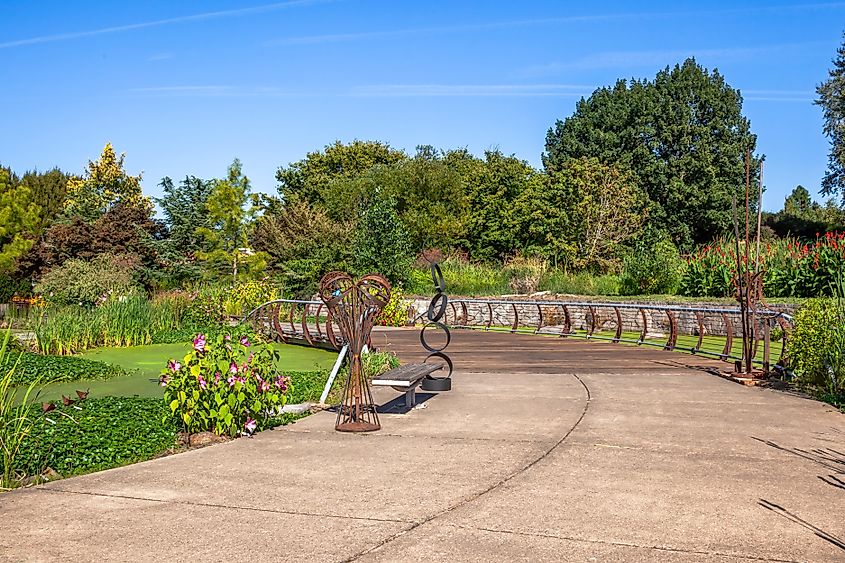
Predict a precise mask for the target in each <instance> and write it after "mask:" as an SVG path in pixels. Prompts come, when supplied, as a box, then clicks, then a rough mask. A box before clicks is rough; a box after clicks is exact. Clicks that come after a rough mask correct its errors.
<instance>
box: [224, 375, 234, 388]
mask: <svg viewBox="0 0 845 563" xmlns="http://www.w3.org/2000/svg"><path fill="white" fill-rule="evenodd" d="M226 383H228V384H229V387H234V386H235V376H234V375H230V376H229V377H228V378H227V379H226Z"/></svg>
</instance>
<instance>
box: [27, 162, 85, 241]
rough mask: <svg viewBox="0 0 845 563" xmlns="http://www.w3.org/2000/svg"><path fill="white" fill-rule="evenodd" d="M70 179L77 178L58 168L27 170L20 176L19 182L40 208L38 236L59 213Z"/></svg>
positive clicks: (62, 206)
mask: <svg viewBox="0 0 845 563" xmlns="http://www.w3.org/2000/svg"><path fill="white" fill-rule="evenodd" d="M71 179H74V180H75V179H77V178H75V177H74V176H70V175H68V174H66V173H64V172H62V171H61V170H59V169H58V168H53V169H51V170H48V171H47V172H38V171H36V170H33V171H28V172H25V173H24V175H23V176H22V177H21V179H20V184H21V185H24V186H26V187H27V188H28V189H29V191H30V193H31V194H32V200H33V201H34V202H35V203H36V204H37V205H38V207H39V208H40V209H41V213H40V215H39V224H38V227H37V233H38V234H39V236H40V235H41V234H43V233H44V231H45V230H46V229H47V228H48V227H50V225H52V224H53V222H54V221H55V220H56V219H57V218H58V217H59V215H61V213H62V209H63V208H64V204H65V198H66V197H67V184H68V181H70V180H71Z"/></svg>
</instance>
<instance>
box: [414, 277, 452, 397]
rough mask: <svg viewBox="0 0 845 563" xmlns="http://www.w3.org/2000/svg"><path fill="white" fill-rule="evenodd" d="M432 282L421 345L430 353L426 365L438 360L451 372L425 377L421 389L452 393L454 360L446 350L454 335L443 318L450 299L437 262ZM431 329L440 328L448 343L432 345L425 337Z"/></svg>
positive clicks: (421, 332) (421, 333)
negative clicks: (431, 293) (435, 359)
mask: <svg viewBox="0 0 845 563" xmlns="http://www.w3.org/2000/svg"><path fill="white" fill-rule="evenodd" d="M431 280H432V281H433V282H434V297H432V298H431V302H430V303H429V304H428V311H426V319H427V320H428V322H427V323H426V324H425V325H424V326H423V328H422V330H421V331H420V344H422V347H423V348H425V349H426V350H427V351H428V357H427V358H426V359H425V361H426V363H428V361H429V360H430V359H432V358H437V359H439V360H442V361H443V362H445V364H446V367H447V368H449V372H448V373H447V374H446V376H445V377H434V376H433V375H431V374H429V375H427V376H425V379H423V381H422V383H421V384H420V387H422V389H423V390H424V391H450V390H451V389H452V370H453V368H454V366H453V365H452V359H451V358H450V357H449V356H447V355H446V354H445V353H444V352H443V350H445V349H446V348H447V347H448V346H449V343H450V342H451V341H452V335H451V333H450V332H449V327H448V326H446V324H445V323H444V322H441V321H445V319H444V318H443V317H444V316H445V315H446V308H447V306H448V305H449V297H448V296H447V295H446V293H445V291H446V282H445V280H444V279H443V272H442V271H441V270H440V265H439V264H438V263H437V262H432V263H431ZM429 328H439V329H440V330H442V331H443V333H444V334H445V335H446V343H445V344H443V345H442V346H440V347H439V348H438V347H437V346H433V345H431V344H430V343H429V342H428V340H426V337H425V331H426V329H429Z"/></svg>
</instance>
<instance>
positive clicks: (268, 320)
mask: <svg viewBox="0 0 845 563" xmlns="http://www.w3.org/2000/svg"><path fill="white" fill-rule="evenodd" d="M243 321H244V322H248V323H251V324H252V327H253V329H254V330H255V331H256V332H258V333H260V334H263V335H265V336H267V337H269V338H272V339H274V340H278V341H280V342H285V343H294V344H305V345H308V346H315V347H318V348H329V349H332V350H340V349H341V348H342V347H343V345H344V344H345V342H343V338H342V337H341V335H340V332H339V331H338V330H337V326H336V325H334V324H333V323H332V318H331V313H330V312H329V310H328V309H327V308H326V306H325V305H324V304H323V302H322V301H305V300H301V299H276V300H274V301H268V302H267V303H264V304H262V305H259V306H258V307H256V308H255V309H253V310H252V311H250V312H249V313H247V314H246V315H245V316H244V318H243Z"/></svg>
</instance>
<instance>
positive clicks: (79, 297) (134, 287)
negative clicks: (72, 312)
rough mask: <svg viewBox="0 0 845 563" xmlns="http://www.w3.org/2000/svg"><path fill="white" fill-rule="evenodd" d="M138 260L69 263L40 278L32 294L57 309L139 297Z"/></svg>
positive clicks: (112, 258)
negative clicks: (60, 306)
mask: <svg viewBox="0 0 845 563" xmlns="http://www.w3.org/2000/svg"><path fill="white" fill-rule="evenodd" d="M138 268H139V262H138V259H137V257H135V256H132V255H128V254H121V255H112V254H101V255H99V256H96V257H95V258H93V259H92V260H91V261H90V262H86V261H84V260H76V259H74V260H68V261H67V262H65V263H64V264H62V265H61V266H58V267H56V268H53V269H52V270H50V271H49V272H47V273H46V274H44V276H43V277H42V278H41V281H40V282H39V283H38V285H36V286H35V291H36V292H37V293H39V294H41V295H43V296H44V299H45V300H46V301H47V302H48V303H51V304H56V305H80V306H93V305H95V304H97V303H102V302H104V301H106V300H107V299H109V298H110V297H112V298H117V297H119V296H126V295H131V294H133V293H139V292H140V291H141V286H140V285H139V284H138V283H137V281H136V276H137V274H138Z"/></svg>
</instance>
